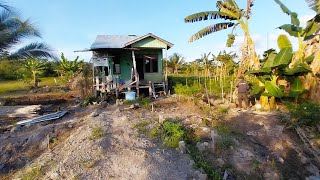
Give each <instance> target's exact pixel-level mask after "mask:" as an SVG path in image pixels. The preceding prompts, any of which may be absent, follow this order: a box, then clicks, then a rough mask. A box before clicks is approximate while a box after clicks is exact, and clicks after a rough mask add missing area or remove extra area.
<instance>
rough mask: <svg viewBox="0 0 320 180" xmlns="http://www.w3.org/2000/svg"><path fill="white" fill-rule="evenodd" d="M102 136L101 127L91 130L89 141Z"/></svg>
mask: <svg viewBox="0 0 320 180" xmlns="http://www.w3.org/2000/svg"><path fill="white" fill-rule="evenodd" d="M103 136H104V131H103V129H102V127H95V128H93V129H92V130H91V136H90V137H89V139H90V140H95V139H100V138H102V137H103Z"/></svg>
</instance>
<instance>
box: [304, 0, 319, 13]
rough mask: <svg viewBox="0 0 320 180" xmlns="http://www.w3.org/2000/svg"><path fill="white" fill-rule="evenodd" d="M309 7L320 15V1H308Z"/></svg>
mask: <svg viewBox="0 0 320 180" xmlns="http://www.w3.org/2000/svg"><path fill="white" fill-rule="evenodd" d="M306 2H307V3H308V6H309V7H310V8H311V9H312V10H314V11H315V12H316V13H320V0H306Z"/></svg>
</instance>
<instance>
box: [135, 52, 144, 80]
mask: <svg viewBox="0 0 320 180" xmlns="http://www.w3.org/2000/svg"><path fill="white" fill-rule="evenodd" d="M136 63H137V71H138V74H139V80H144V60H143V58H140V57H138V58H136Z"/></svg>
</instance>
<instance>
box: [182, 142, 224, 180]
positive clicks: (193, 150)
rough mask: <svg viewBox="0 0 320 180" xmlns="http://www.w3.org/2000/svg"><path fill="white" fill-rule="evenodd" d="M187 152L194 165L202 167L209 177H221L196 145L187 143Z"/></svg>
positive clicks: (219, 179)
mask: <svg viewBox="0 0 320 180" xmlns="http://www.w3.org/2000/svg"><path fill="white" fill-rule="evenodd" d="M187 149H188V152H189V154H190V156H191V158H192V160H193V161H194V162H195V164H194V166H195V168H197V169H202V170H203V171H204V172H205V173H206V174H207V175H208V177H209V179H214V180H221V179H222V177H221V175H220V174H219V172H218V171H216V170H215V169H214V168H213V166H212V165H211V164H210V162H209V161H208V159H207V158H206V157H205V156H204V155H203V154H202V153H201V152H200V151H199V150H198V148H197V147H196V145H195V144H194V143H193V144H188V145H187Z"/></svg>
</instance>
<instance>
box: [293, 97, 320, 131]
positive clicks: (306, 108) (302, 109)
mask: <svg viewBox="0 0 320 180" xmlns="http://www.w3.org/2000/svg"><path fill="white" fill-rule="evenodd" d="M287 107H288V109H289V111H290V113H291V115H292V117H293V118H294V119H293V120H292V121H291V123H292V124H293V125H302V126H304V125H305V126H315V125H317V124H319V123H320V113H319V112H320V104H319V103H315V102H305V103H301V104H292V103H288V104H287Z"/></svg>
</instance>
